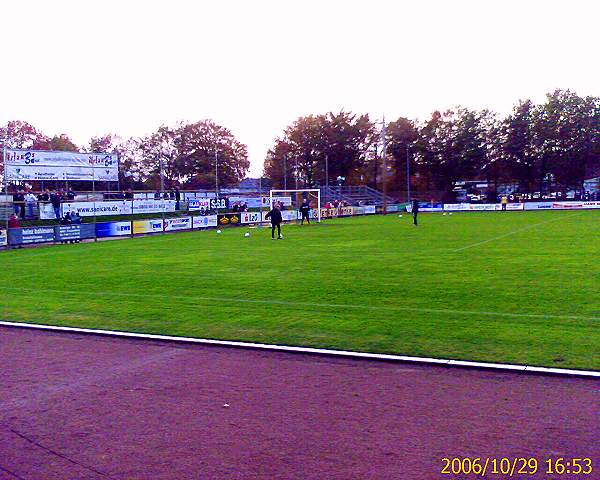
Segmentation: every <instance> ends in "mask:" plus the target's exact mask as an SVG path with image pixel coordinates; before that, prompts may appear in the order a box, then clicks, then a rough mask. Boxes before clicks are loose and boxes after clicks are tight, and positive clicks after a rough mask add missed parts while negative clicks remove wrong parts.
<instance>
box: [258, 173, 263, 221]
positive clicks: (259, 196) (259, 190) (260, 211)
mask: <svg viewBox="0 0 600 480" xmlns="http://www.w3.org/2000/svg"><path fill="white" fill-rule="evenodd" d="M262 196H263V194H262V174H261V176H260V178H259V179H258V198H259V199H260V207H259V209H258V214H259V215H260V217H259V219H258V226H259V228H260V227H262V220H263V218H262V212H263V199H262Z"/></svg>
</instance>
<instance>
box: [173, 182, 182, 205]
mask: <svg viewBox="0 0 600 480" xmlns="http://www.w3.org/2000/svg"><path fill="white" fill-rule="evenodd" d="M174 190H175V210H179V203H180V202H181V192H180V191H179V188H178V187H175V189H174Z"/></svg>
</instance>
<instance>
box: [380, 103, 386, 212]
mask: <svg viewBox="0 0 600 480" xmlns="http://www.w3.org/2000/svg"><path fill="white" fill-rule="evenodd" d="M385 135H386V130H385V115H384V116H383V125H382V128H381V143H382V144H383V151H382V153H381V155H382V157H383V214H384V215H386V214H387V158H386V157H387V143H386V138H385Z"/></svg>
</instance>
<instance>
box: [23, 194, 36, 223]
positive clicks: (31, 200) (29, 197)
mask: <svg viewBox="0 0 600 480" xmlns="http://www.w3.org/2000/svg"><path fill="white" fill-rule="evenodd" d="M36 203H37V197H36V196H35V195H34V194H33V192H32V191H29V192H27V194H26V195H25V205H26V206H27V218H34V217H35V214H34V213H33V210H34V208H35V204H36Z"/></svg>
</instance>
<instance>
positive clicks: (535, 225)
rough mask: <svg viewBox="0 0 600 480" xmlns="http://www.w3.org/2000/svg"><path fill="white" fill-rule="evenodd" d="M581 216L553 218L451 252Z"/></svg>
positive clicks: (576, 214)
mask: <svg viewBox="0 0 600 480" xmlns="http://www.w3.org/2000/svg"><path fill="white" fill-rule="evenodd" d="M582 214H583V212H579V213H575V214H573V215H568V216H566V217H559V218H553V219H551V220H545V221H543V222H538V223H534V224H533V225H527V226H526V227H523V228H518V229H517V230H513V231H512V232H508V233H505V234H503V235H499V236H497V237H493V238H489V239H487V240H483V241H482V242H477V243H472V244H470V245H466V246H464V247H460V248H457V249H456V250H453V252H462V251H463V250H467V249H469V248H473V247H478V246H479V245H485V244H486V243H490V242H495V241H496V240H500V239H501V238H505V237H510V236H511V235H515V234H517V233H520V232H524V231H525V230H530V229H532V228H535V227H539V226H540V225H544V224H546V223H552V222H557V221H559V220H564V219H565V218H572V217H576V216H578V215H582Z"/></svg>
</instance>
